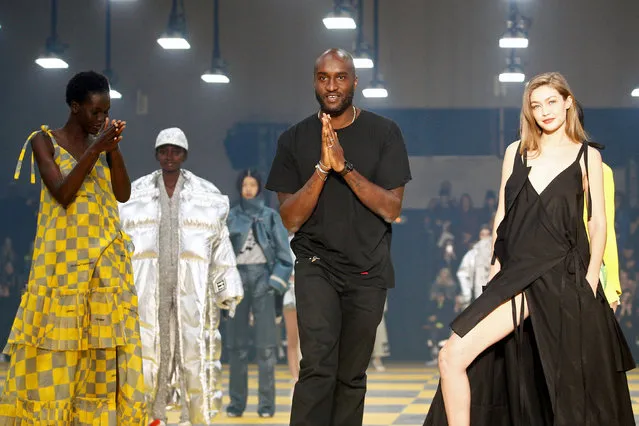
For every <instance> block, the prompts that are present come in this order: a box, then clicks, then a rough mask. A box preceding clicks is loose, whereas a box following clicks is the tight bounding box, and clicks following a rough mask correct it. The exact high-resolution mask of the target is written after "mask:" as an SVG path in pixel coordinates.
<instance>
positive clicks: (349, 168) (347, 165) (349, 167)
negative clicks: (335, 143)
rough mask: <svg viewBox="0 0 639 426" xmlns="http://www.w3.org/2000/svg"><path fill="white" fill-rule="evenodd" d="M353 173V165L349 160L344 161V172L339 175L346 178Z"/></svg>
mask: <svg viewBox="0 0 639 426" xmlns="http://www.w3.org/2000/svg"><path fill="white" fill-rule="evenodd" d="M352 171H353V164H352V163H350V162H349V161H348V160H344V170H342V171H341V172H339V175H340V176H346V175H347V174H349V173H350V172H352Z"/></svg>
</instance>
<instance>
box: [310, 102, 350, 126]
mask: <svg viewBox="0 0 639 426" xmlns="http://www.w3.org/2000/svg"><path fill="white" fill-rule="evenodd" d="M351 107H353V119H352V120H351V122H350V123H348V125H349V126H350V125H351V124H353V123H354V122H355V117H357V109H356V108H355V105H351ZM321 113H322V110H321V109H320V110H319V111H317V118H319V119H320V120H321V118H320V114H321Z"/></svg>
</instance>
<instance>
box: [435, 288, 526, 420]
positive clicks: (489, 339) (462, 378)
mask: <svg viewBox="0 0 639 426" xmlns="http://www.w3.org/2000/svg"><path fill="white" fill-rule="evenodd" d="M522 297H523V296H522V294H518V295H517V296H515V304H516V306H517V321H519V317H520V308H521V298H522ZM524 300H525V298H524ZM528 315H529V312H528V302H527V301H525V304H524V318H527V317H528ZM513 330H514V326H513V317H512V306H511V301H510V300H508V301H507V302H505V303H504V304H502V305H501V306H499V307H498V308H497V309H495V310H494V311H493V312H491V313H490V314H488V316H487V317H486V318H484V319H483V320H482V321H480V322H479V324H477V325H476V326H475V328H473V329H472V330H470V331H469V332H468V333H467V334H466V335H465V336H464V337H459V336H458V335H457V334H455V333H453V335H452V336H451V337H450V339H448V342H446V344H445V345H444V347H443V348H442V350H441V351H440V352H439V372H440V375H441V387H442V396H443V397H444V405H445V407H446V416H447V417H448V425H449V426H470V383H469V382H468V375H467V374H466V369H467V368H468V366H469V365H470V364H471V363H472V362H473V360H475V358H477V356H478V355H479V354H481V353H482V352H483V351H484V350H485V349H486V348H488V347H489V346H491V345H493V344H495V343H497V342H498V341H500V340H501V339H503V338H504V337H506V336H508V335H509V334H510V333H511V332H512V331H513Z"/></svg>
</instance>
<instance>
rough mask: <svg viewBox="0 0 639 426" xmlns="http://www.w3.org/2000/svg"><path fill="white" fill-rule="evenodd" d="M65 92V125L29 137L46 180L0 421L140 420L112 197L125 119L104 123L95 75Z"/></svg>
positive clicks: (132, 303)
mask: <svg viewBox="0 0 639 426" xmlns="http://www.w3.org/2000/svg"><path fill="white" fill-rule="evenodd" d="M66 98H67V104H68V105H69V107H70V110H71V111H70V115H69V119H68V121H67V123H66V124H65V126H64V127H63V128H61V129H59V130H54V131H50V130H49V129H48V128H47V127H45V126H43V127H42V131H41V132H34V134H32V135H31V137H30V138H29V140H31V145H32V149H33V153H34V156H35V159H36V161H37V164H38V169H39V171H40V175H41V177H42V183H43V184H42V190H41V195H40V211H39V214H38V226H37V233H36V239H35V243H34V252H33V264H32V267H31V273H30V276H29V282H28V285H27V288H26V291H25V292H24V294H23V296H22V300H21V303H20V308H19V310H18V313H17V315H16V319H15V322H14V324H13V328H12V330H11V335H10V337H9V340H8V344H7V347H6V348H5V353H7V354H8V355H10V356H11V362H10V365H9V371H8V373H7V380H6V384H5V387H4V390H3V393H2V395H1V396H0V425H105V426H107V425H108V426H110V425H146V421H147V420H146V403H145V401H144V394H145V389H144V379H143V374H142V358H141V346H140V333H139V322H138V321H139V320H138V313H137V296H136V294H135V288H134V286H133V276H132V269H131V262H130V249H131V247H130V245H131V243H130V240H129V238H128V237H127V236H126V234H124V232H123V231H122V230H121V227H120V222H119V215H118V203H117V202H118V201H121V202H123V201H126V200H127V199H128V198H129V194H130V190H131V185H130V181H129V177H128V175H127V172H126V168H125V166H124V161H123V158H122V154H121V153H120V152H119V150H118V143H119V142H120V140H121V138H122V137H121V133H122V131H123V130H124V123H123V122H115V121H114V122H112V123H110V124H109V123H108V111H109V107H110V98H109V84H108V81H107V80H106V78H105V77H104V76H102V75H100V74H97V73H94V72H84V73H80V74H77V75H76V76H74V77H73V78H72V79H71V80H70V81H69V84H68V86H67V94H66ZM96 134H97V137H96V138H95V141H94V142H93V143H89V142H88V141H89V138H90V135H96ZM27 142H28V141H27ZM26 145H27V144H26V143H25V147H24V148H23V151H22V153H21V155H20V160H19V162H18V168H17V169H16V178H17V177H18V176H19V173H20V166H21V163H22V159H23V158H24V151H25V148H26ZM31 181H32V182H35V175H34V171H33V157H32V170H31Z"/></svg>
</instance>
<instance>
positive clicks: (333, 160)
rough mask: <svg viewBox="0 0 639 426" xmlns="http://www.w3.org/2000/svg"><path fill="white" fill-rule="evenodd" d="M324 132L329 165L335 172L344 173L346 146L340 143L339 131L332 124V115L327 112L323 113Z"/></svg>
mask: <svg viewBox="0 0 639 426" xmlns="http://www.w3.org/2000/svg"><path fill="white" fill-rule="evenodd" d="M322 132H323V135H324V134H325V135H326V136H325V138H323V139H325V140H326V142H325V143H326V148H327V150H328V157H329V159H328V161H329V164H327V165H328V166H329V167H330V169H332V170H334V171H335V172H337V173H342V171H343V170H344V164H345V158H344V148H342V145H341V144H340V143H339V138H338V137H337V132H336V131H335V129H333V125H332V124H331V117H330V116H329V115H327V114H323V115H322Z"/></svg>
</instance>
